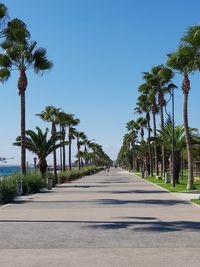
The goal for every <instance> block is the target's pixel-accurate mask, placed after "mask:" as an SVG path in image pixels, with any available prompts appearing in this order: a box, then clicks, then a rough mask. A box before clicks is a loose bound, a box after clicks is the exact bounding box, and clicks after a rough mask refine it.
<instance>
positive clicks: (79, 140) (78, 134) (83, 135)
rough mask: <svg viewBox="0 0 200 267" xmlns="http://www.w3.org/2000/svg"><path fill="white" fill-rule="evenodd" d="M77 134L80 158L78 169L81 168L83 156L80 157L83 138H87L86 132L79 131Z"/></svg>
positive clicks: (78, 156)
mask: <svg viewBox="0 0 200 267" xmlns="http://www.w3.org/2000/svg"><path fill="white" fill-rule="evenodd" d="M75 136H76V145H77V158H78V169H79V170H80V169H81V157H80V148H81V145H82V144H83V140H84V139H85V138H86V135H85V133H84V132H78V131H76V133H75Z"/></svg>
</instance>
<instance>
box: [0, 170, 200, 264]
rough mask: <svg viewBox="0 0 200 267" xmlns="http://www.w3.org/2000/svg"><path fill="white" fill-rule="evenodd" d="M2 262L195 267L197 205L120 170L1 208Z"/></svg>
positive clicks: (198, 254) (199, 240)
mask: <svg viewBox="0 0 200 267" xmlns="http://www.w3.org/2000/svg"><path fill="white" fill-rule="evenodd" d="M0 231H1V235H0V236H1V237H0V266H1V267H7V266H9V267H10V266H15V267H29V266H30V267H32V266H34V267H36V266H37V267H39V266H42V267H46V266H48V267H53V266H55V267H59V266H66V267H129V266H130V267H199V266H200V208H199V207H198V206H195V205H194V204H192V203H190V202H189V201H187V200H182V199H180V198H179V197H177V196H176V195H175V194H171V193H168V192H166V191H164V190H162V189H161V188H159V187H157V186H155V185H152V184H150V183H148V182H146V181H144V180H142V179H141V178H138V177H135V176H134V175H133V174H129V173H126V172H124V171H122V170H121V169H111V171H110V172H105V171H103V172H100V173H98V174H95V175H92V176H89V177H84V178H82V179H79V180H76V181H75V182H72V183H67V184H63V185H61V186H60V187H58V188H55V189H53V190H52V191H51V192H48V193H42V194H35V195H32V196H30V197H28V199H26V200H24V201H18V202H17V203H16V204H9V205H5V206H2V207H1V208H0Z"/></svg>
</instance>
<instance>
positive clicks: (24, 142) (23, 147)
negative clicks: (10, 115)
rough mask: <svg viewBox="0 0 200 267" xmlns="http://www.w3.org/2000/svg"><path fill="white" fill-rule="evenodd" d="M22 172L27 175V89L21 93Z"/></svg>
mask: <svg viewBox="0 0 200 267" xmlns="http://www.w3.org/2000/svg"><path fill="white" fill-rule="evenodd" d="M20 98H21V172H22V174H23V175H26V124H25V91H24V92H23V93H21V97H20Z"/></svg>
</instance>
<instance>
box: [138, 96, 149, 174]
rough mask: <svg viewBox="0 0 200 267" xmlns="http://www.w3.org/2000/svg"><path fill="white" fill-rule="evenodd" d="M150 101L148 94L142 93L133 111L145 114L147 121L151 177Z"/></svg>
mask: <svg viewBox="0 0 200 267" xmlns="http://www.w3.org/2000/svg"><path fill="white" fill-rule="evenodd" d="M150 109H151V105H150V99H149V96H148V93H143V94H141V95H140V96H139V97H138V102H137V103H136V108H135V111H136V112H137V113H139V114H141V113H145V114H146V121H147V130H148V139H147V143H148V151H149V170H148V173H149V174H151V176H153V165H152V153H151V143H150V140H151V126H150Z"/></svg>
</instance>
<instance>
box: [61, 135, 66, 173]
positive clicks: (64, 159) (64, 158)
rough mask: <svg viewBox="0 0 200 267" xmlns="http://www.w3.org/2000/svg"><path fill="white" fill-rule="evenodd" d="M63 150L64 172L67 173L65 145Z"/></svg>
mask: <svg viewBox="0 0 200 267" xmlns="http://www.w3.org/2000/svg"><path fill="white" fill-rule="evenodd" d="M64 141H65V139H64V140H63V142H64ZM62 150H63V156H62V159H63V164H62V166H63V171H64V172H65V170H66V168H65V166H66V157H65V145H63V147H62Z"/></svg>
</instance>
